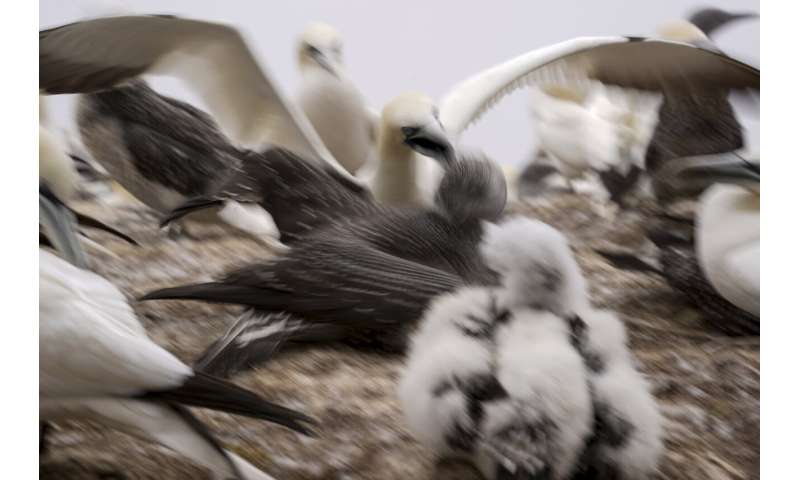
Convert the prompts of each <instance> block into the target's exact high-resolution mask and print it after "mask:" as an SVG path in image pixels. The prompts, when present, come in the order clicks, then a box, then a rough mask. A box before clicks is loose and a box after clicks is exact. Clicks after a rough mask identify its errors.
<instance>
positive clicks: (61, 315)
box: [39, 250, 309, 479]
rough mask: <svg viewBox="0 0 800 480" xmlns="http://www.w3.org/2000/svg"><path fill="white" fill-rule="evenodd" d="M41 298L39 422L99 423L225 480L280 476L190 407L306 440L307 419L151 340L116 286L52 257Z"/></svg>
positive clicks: (45, 263)
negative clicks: (270, 425)
mask: <svg viewBox="0 0 800 480" xmlns="http://www.w3.org/2000/svg"><path fill="white" fill-rule="evenodd" d="M39 295H40V299H39V416H40V420H41V421H59V420H62V419H68V418H79V419H88V420H93V421H97V422H100V423H101V424H105V425H108V426H112V427H114V428H117V429H120V430H122V431H125V432H127V433H130V434H132V435H135V436H137V437H140V438H143V439H146V440H150V441H154V442H156V443H159V444H161V445H163V446H165V447H167V448H170V449H171V450H173V451H176V452H178V453H180V454H182V455H184V456H186V457H188V458H189V459H191V460H192V461H194V462H196V463H198V464H200V465H203V466H204V467H206V468H208V469H209V470H210V471H211V472H212V475H213V478H219V479H228V478H241V479H256V478H259V479H269V478H272V477H270V476H269V475H267V474H265V473H263V472H261V471H259V470H258V469H256V468H255V467H253V466H252V465H250V464H249V463H247V461H245V460H244V459H242V458H240V457H239V456H238V455H235V454H233V453H231V452H228V451H225V450H223V449H222V447H221V446H220V444H219V443H218V442H217V441H216V440H215V439H214V437H213V435H212V434H211V432H210V431H209V430H208V428H207V427H205V426H204V425H203V424H202V423H201V422H200V421H199V420H198V419H197V418H196V417H195V416H194V415H193V414H192V413H191V412H190V410H189V409H188V408H186V407H187V406H191V407H200V408H210V409H214V410H220V411H223V412H229V413H234V414H238V415H244V416H250V417H253V418H258V419H263V420H269V421H271V422H275V423H278V424H281V425H284V426H286V427H289V428H292V429H294V430H297V431H299V432H303V433H308V430H307V428H306V426H305V425H304V423H305V422H308V421H309V419H308V417H305V416H304V415H302V414H300V413H297V412H294V411H292V410H289V409H286V408H283V407H280V406H278V405H275V404H272V403H270V402H267V401H266V400H264V399H262V398H261V397H260V396H258V395H257V394H255V393H253V392H250V391H248V390H245V389H243V388H241V387H238V386H236V385H234V384H231V383H229V382H226V381H224V380H221V379H218V378H215V377H212V376H209V375H205V374H202V373H199V372H196V371H194V370H192V368H190V367H188V366H186V365H185V364H183V363H182V362H181V361H180V360H178V359H177V358H176V357H174V356H173V355H172V354H170V353H169V352H167V351H166V350H164V349H163V348H161V347H160V346H158V345H157V344H155V343H154V342H153V341H152V340H150V339H149V338H148V336H147V333H146V332H145V330H144V328H143V327H142V325H141V324H140V323H139V321H138V319H137V318H136V316H135V314H134V312H133V310H132V309H131V307H130V305H128V303H127V300H126V299H125V296H124V295H123V294H122V292H120V291H119V290H118V289H117V288H116V287H115V286H114V285H112V284H111V283H109V282H108V281H107V280H105V279H104V278H102V277H100V276H98V275H96V274H94V273H92V272H89V271H86V270H81V269H79V268H76V267H74V266H72V265H70V264H69V263H67V262H65V261H64V260H62V259H60V258H59V257H57V256H55V255H54V254H52V253H50V252H47V251H44V250H40V251H39Z"/></svg>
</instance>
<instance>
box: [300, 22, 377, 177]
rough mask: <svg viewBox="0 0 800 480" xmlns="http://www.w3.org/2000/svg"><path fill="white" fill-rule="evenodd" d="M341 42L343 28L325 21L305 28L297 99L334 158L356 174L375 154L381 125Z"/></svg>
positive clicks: (301, 45) (301, 42) (302, 38)
mask: <svg viewBox="0 0 800 480" xmlns="http://www.w3.org/2000/svg"><path fill="white" fill-rule="evenodd" d="M342 43H343V42H342V38H341V36H340V35H339V33H338V32H337V31H336V30H335V29H334V28H333V27H331V26H330V25H327V24H324V23H318V22H317V23H312V24H311V25H309V26H308V27H307V28H306V29H305V30H304V31H303V33H302V35H301V36H300V41H299V45H298V63H299V66H300V73H301V84H300V91H299V93H298V96H297V103H298V105H299V106H300V108H301V109H302V110H303V112H304V113H305V114H306V117H308V120H309V121H310V122H311V125H312V126H313V127H314V130H316V132H317V133H318V134H319V136H320V138H321V139H322V141H323V143H324V144H325V146H326V147H327V148H328V150H330V152H331V154H332V155H333V156H334V158H336V160H337V161H338V162H339V163H341V164H342V166H343V167H344V169H345V170H347V171H348V172H350V173H351V174H355V173H356V172H357V171H358V170H360V169H361V168H362V167H363V166H364V165H365V164H366V163H367V162H369V161H370V160H372V159H373V157H374V156H375V140H376V139H375V137H376V130H377V128H378V125H377V120H376V118H375V116H374V114H373V113H372V111H371V110H369V109H368V108H367V106H366V103H365V101H364V97H363V96H362V95H361V92H360V91H359V90H358V87H356V85H355V83H354V82H353V80H352V79H351V78H350V77H349V75H348V74H347V71H346V69H345V68H344V64H343V63H342V48H343V47H342Z"/></svg>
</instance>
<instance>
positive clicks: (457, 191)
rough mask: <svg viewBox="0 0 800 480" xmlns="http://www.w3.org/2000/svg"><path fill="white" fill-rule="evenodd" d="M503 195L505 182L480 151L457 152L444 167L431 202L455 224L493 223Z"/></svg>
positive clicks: (498, 214) (497, 169) (500, 173)
mask: <svg viewBox="0 0 800 480" xmlns="http://www.w3.org/2000/svg"><path fill="white" fill-rule="evenodd" d="M506 195H507V193H506V179H505V176H504V175H503V171H502V170H501V169H500V167H499V166H498V165H497V164H496V163H495V162H493V161H492V160H490V159H489V157H487V156H486V155H484V154H483V153H482V152H469V153H464V152H459V154H458V159H457V160H456V161H454V162H452V163H451V164H449V165H448V166H447V167H446V168H445V172H444V175H443V176H442V180H441V182H440V183H439V188H438V190H437V191H436V198H435V203H436V205H437V206H438V207H439V208H441V209H442V210H443V211H444V212H446V213H447V214H448V216H449V217H450V218H451V219H453V220H454V221H455V222H457V223H461V222H464V221H466V220H470V219H479V220H486V221H490V222H493V221H496V220H498V219H499V218H500V216H501V215H502V214H503V209H505V206H506Z"/></svg>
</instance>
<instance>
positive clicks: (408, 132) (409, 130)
mask: <svg viewBox="0 0 800 480" xmlns="http://www.w3.org/2000/svg"><path fill="white" fill-rule="evenodd" d="M400 130H401V131H402V132H403V135H405V136H406V138H408V137H413V136H414V135H416V134H417V133H419V131H420V128H419V127H402V128H401V129H400Z"/></svg>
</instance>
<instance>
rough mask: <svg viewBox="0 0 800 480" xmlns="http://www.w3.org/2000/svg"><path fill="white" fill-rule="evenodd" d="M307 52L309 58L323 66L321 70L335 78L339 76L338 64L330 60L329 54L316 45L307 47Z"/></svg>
mask: <svg viewBox="0 0 800 480" xmlns="http://www.w3.org/2000/svg"><path fill="white" fill-rule="evenodd" d="M309 54H310V55H311V58H312V59H314V61H315V62H317V64H318V65H319V66H320V67H322V68H323V70H325V71H326V72H328V73H330V74H331V75H333V76H334V77H336V78H341V75H340V72H339V66H338V65H337V62H335V61H333V60H332V57H331V56H330V55H327V54H326V53H325V52H323V51H322V50H320V49H318V48H316V47H309Z"/></svg>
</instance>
